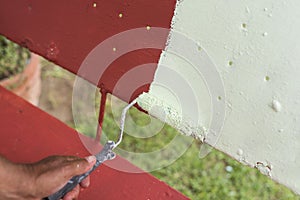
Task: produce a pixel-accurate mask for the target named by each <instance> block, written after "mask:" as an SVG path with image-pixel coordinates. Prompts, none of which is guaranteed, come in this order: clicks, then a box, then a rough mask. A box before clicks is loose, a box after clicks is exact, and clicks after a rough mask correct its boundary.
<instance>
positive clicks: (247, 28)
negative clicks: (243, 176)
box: [149, 0, 300, 193]
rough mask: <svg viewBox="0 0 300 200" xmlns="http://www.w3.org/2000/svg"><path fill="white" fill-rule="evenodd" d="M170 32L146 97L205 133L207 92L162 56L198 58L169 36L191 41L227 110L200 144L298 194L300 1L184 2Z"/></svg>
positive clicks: (183, 66) (179, 64)
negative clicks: (220, 87)
mask: <svg viewBox="0 0 300 200" xmlns="http://www.w3.org/2000/svg"><path fill="white" fill-rule="evenodd" d="M172 28H173V30H172V31H171V34H170V41H169V44H168V46H167V49H166V52H164V53H163V54H162V56H161V59H160V66H159V68H158V69H157V72H156V76H155V79H154V82H153V84H152V85H151V89H150V92H149V93H150V94H151V95H153V96H155V97H157V98H159V99H162V100H163V101H165V102H167V103H168V104H170V105H171V106H172V107H174V108H175V109H177V110H178V111H180V112H182V113H184V114H185V115H187V116H188V117H190V118H191V119H197V120H196V122H197V123H198V125H199V126H204V127H207V128H209V127H210V123H211V119H212V113H213V111H212V110H211V109H212V107H213V106H214V105H212V104H216V102H215V99H213V100H212V97H213V98H215V96H214V95H212V94H211V91H210V90H212V89H213V88H214V87H213V86H211V85H209V86H207V83H205V78H206V77H200V76H198V75H197V73H196V72H195V71H193V70H195V69H196V71H197V64H196V68H195V65H193V66H192V67H191V63H189V62H188V61H186V60H184V58H185V57H186V56H185V55H182V56H183V58H180V56H178V55H174V54H173V53H170V52H169V50H172V48H175V49H184V51H185V52H188V54H189V56H191V57H193V56H194V57H197V56H198V55H197V53H201V50H199V51H197V50H196V48H194V46H189V43H188V42H186V41H184V39H178V38H177V36H176V34H175V32H179V33H181V34H183V35H185V36H186V37H187V38H190V39H192V40H194V41H195V43H198V44H200V46H201V47H202V49H205V51H206V52H207V53H208V55H209V57H210V58H211V60H212V61H213V62H214V63H215V65H216V68H217V70H218V72H219V74H220V77H221V79H222V81H223V82H224V88H225V93H226V98H224V97H223V96H221V97H220V98H221V100H219V101H225V102H224V103H225V105H226V108H225V110H226V118H225V123H224V127H223V131H222V132H221V135H220V137H219V134H211V133H209V132H208V134H207V136H206V141H207V142H208V143H209V144H212V145H213V146H215V147H216V148H218V149H220V150H221V151H224V152H226V153H227V154H229V155H231V156H232V157H234V158H236V159H237V160H240V161H241V162H244V163H247V164H249V165H251V166H256V167H257V168H258V169H260V170H261V171H262V172H263V173H265V174H267V175H269V176H271V177H272V178H273V179H275V180H277V181H279V182H280V183H283V184H285V185H287V186H288V187H290V188H292V189H293V190H294V191H296V192H297V193H300V170H299V168H300V122H299V116H300V1H299V0H289V1H284V0H276V1H274V0H251V1H250V0H230V1H226V0H209V1H207V0H184V1H181V2H180V3H179V4H178V6H177V8H176V10H175V15H174V19H173V24H172ZM203 62H204V63H205V62H207V63H209V61H203ZM202 64H203V63H202ZM199 65H201V64H199ZM201 67H203V66H201ZM207 67H211V65H210V64H208V65H207ZM170 69H171V70H174V72H175V73H177V74H179V75H180V76H181V77H183V78H182V80H185V81H183V84H182V83H180V81H178V80H180V78H179V79H176V76H175V75H174V74H173V75H170ZM200 71H201V72H203V69H201V70H200ZM171 74H172V73H171ZM199 77H200V78H199ZM185 84H189V86H188V87H187V86H186V85H185ZM170 88H171V90H170ZM188 90H191V91H193V92H192V97H188V95H191V93H189V91H188ZM185 92H186V93H185ZM186 97H188V98H186ZM218 137H219V138H218ZM215 142H217V143H216V144H215ZM266 166H267V167H266Z"/></svg>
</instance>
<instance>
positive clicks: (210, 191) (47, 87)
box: [0, 36, 300, 200]
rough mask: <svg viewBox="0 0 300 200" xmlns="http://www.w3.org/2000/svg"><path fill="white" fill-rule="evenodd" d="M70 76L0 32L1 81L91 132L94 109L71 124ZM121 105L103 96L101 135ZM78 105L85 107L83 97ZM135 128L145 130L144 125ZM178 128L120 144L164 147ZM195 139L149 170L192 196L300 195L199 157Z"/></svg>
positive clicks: (224, 159) (112, 131)
mask: <svg viewBox="0 0 300 200" xmlns="http://www.w3.org/2000/svg"><path fill="white" fill-rule="evenodd" d="M74 80H75V76H74V75H73V74H72V73H70V72H68V71H66V70H64V69H62V68H60V67H58V66H56V65H54V64H53V63H51V62H48V61H47V60H45V59H43V58H41V57H38V56H36V55H34V54H30V52H29V51H28V50H26V49H24V48H21V47H19V46H18V45H16V44H14V43H12V42H10V41H9V40H7V39H6V38H4V37H2V36H0V85H2V86H4V87H6V88H7V89H9V90H12V91H13V92H15V93H17V94H18V95H20V96H22V97H23V98H26V99H27V100H29V101H31V102H32V103H33V104H35V105H37V106H38V107H39V108H41V109H42V110H44V111H46V112H47V113H49V114H51V115H53V116H54V117H56V118H58V119H59V120H61V121H62V122H64V123H65V124H67V125H68V126H70V127H72V128H75V129H77V130H78V131H79V132H81V133H83V134H86V135H88V136H91V137H93V136H94V135H95V124H93V122H91V121H90V120H89V119H90V118H92V117H95V115H97V113H86V114H84V115H83V116H82V120H79V121H80V123H78V122H77V123H76V126H75V124H74V119H73V114H72V91H73V85H74ZM99 102H100V95H99V93H97V94H96V98H95V107H96V110H98V109H97V108H99ZM112 105H113V106H114V108H113V109H112ZM125 105H126V104H125V103H124V102H122V101H121V100H119V99H117V98H116V97H112V96H109V97H108V100H107V101H106V111H105V117H104V122H103V131H104V132H105V134H106V136H109V137H112V138H110V139H114V138H115V137H116V135H117V133H118V132H119V126H118V119H119V116H116V114H115V113H114V112H113V111H114V110H115V111H116V110H121V109H122V108H123V107H124V106H125ZM79 106H80V107H81V108H80V109H82V110H85V106H86V105H85V104H84V102H83V103H82V104H80V105H79ZM119 114H120V113H119ZM129 114H130V117H131V118H132V119H133V120H134V122H135V123H136V124H137V126H146V125H148V124H149V123H150V121H151V120H153V119H151V118H150V117H149V116H148V115H146V114H145V113H143V112H140V111H138V110H137V109H136V108H132V109H131V110H130V112H129ZM92 115H93V116H92ZM157 123H159V122H157ZM148 131H149V130H148ZM138 134H139V135H141V136H142V135H149V133H147V130H145V132H143V131H140V132H139V133H138ZM178 134H179V133H178V132H177V131H176V130H175V129H173V128H172V127H170V126H168V125H162V128H161V130H160V131H158V132H157V133H156V134H155V135H153V136H151V137H148V138H136V137H134V136H132V135H129V134H126V135H125V137H124V140H123V143H122V144H121V146H120V148H122V149H124V150H126V151H130V152H151V151H155V150H158V149H160V148H162V147H164V146H165V145H166V144H168V143H169V142H170V141H171V140H172V139H173V138H174V137H175V136H176V135H178ZM200 145H201V144H200V142H197V141H194V142H193V143H192V144H191V145H190V147H189V148H188V149H187V151H185V152H184V154H183V155H182V156H180V158H179V159H177V160H175V161H174V162H173V163H171V164H170V165H168V166H167V167H164V168H161V169H157V170H155V171H152V172H150V173H151V174H152V175H154V176H155V177H157V178H159V179H160V180H162V181H164V182H166V183H167V184H169V185H170V186H171V187H173V188H175V189H177V190H179V191H180V192H182V193H183V194H185V195H186V196H187V197H189V198H191V199H249V200H250V199H251V200H252V199H265V200H275V199H300V197H299V196H297V195H295V194H294V193H293V192H292V191H291V190H289V189H288V188H286V187H284V186H282V185H279V184H277V183H275V182H274V181H272V180H270V179H269V178H268V177H266V176H264V175H262V174H261V173H260V172H259V171H258V170H256V169H252V168H250V167H248V166H244V165H242V164H241V163H239V162H237V161H235V160H233V159H232V158H230V157H229V156H227V155H225V154H224V153H222V152H219V151H217V150H213V151H212V152H211V153H210V154H208V155H207V156H206V157H205V158H202V159H200V158H199V156H198V155H199V149H200ZM143 164H145V165H147V163H143Z"/></svg>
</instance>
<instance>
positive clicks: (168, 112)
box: [44, 93, 207, 200]
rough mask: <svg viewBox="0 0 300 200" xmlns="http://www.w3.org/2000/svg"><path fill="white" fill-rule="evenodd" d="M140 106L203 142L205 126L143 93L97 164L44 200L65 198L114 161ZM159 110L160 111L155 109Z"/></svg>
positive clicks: (123, 114)
mask: <svg viewBox="0 0 300 200" xmlns="http://www.w3.org/2000/svg"><path fill="white" fill-rule="evenodd" d="M136 103H137V104H138V105H139V106H140V107H141V108H142V109H144V110H145V111H147V112H148V113H149V114H150V115H152V116H154V117H156V118H158V119H159V120H161V121H164V122H166V123H167V124H169V125H170V126H172V127H174V128H175V129H177V130H178V131H180V132H181V133H182V134H184V135H187V136H192V137H194V138H196V139H199V140H201V141H203V140H204V139H205V136H206V132H207V130H206V128H205V127H203V126H199V125H197V124H194V123H193V122H192V120H190V119H189V118H188V117H185V116H182V114H180V112H179V111H177V110H176V109H174V108H173V107H171V106H170V105H168V104H167V103H166V102H164V101H163V100H161V99H159V98H157V97H155V96H153V95H151V94H149V93H142V94H141V95H139V96H138V97H137V98H136V99H135V100H133V101H132V102H131V103H130V104H128V105H127V106H126V107H125V108H124V109H123V110H122V115H121V119H120V133H119V137H118V140H117V142H114V141H108V142H107V143H106V144H105V145H104V147H103V149H102V150H101V151H100V152H99V153H97V154H96V155H95V157H96V163H95V165H94V166H93V167H92V169H90V170H89V171H88V172H86V173H84V174H82V175H78V176H74V177H72V178H71V179H70V180H69V181H68V182H67V183H66V185H65V186H64V187H63V188H61V189H60V190H59V191H57V192H56V193H54V194H52V195H51V196H49V197H46V198H44V200H59V199H61V198H62V197H64V196H65V195H66V194H67V193H68V192H70V191H71V190H72V189H74V188H75V187H76V186H77V185H78V184H79V183H80V182H81V181H82V180H84V179H85V178H86V177H87V176H88V175H90V174H91V173H92V172H93V171H95V169H96V168H98V167H99V166H100V165H101V164H102V163H103V162H105V161H107V160H112V159H114V158H115V153H114V152H113V149H114V148H116V147H117V146H118V145H119V144H120V143H121V142H122V139H123V134H124V126H125V119H126V113H127V111H128V110H129V109H130V108H131V107H132V106H134V105H135V104H136ZM153 108H159V109H153ZM161 111H163V113H164V115H161Z"/></svg>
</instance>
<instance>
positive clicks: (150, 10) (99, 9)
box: [0, 0, 176, 101]
mask: <svg viewBox="0 0 300 200" xmlns="http://www.w3.org/2000/svg"><path fill="white" fill-rule="evenodd" d="M175 4H176V0H156V1H141V0H115V1H99V0H97V1H96V0H95V1H90V0H88V1H82V0H73V1H71V2H70V1H60V0H54V1H40V0H26V1H18V0H11V1H4V2H2V3H1V7H0V24H1V26H0V34H3V35H5V36H7V37H8V38H10V39H12V40H13V41H15V42H17V43H19V44H21V45H23V46H26V47H28V48H29V49H30V50H31V51H33V52H36V53H38V54H40V55H42V56H43V57H46V58H47V59H49V60H51V61H53V62H54V63H56V64H58V65H60V66H62V67H64V68H66V69H67V70H69V71H71V72H73V73H75V74H76V73H77V71H78V69H79V67H80V65H81V63H82V62H83V60H84V58H85V57H86V56H87V54H88V53H89V52H90V51H91V50H92V49H93V48H94V47H95V46H96V45H97V44H99V43H101V42H102V41H104V40H105V39H107V38H109V37H111V36H113V35H115V34H117V33H120V32H122V31H125V30H129V29H133V28H140V27H145V28H146V27H147V26H148V25H149V26H151V27H163V28H169V27H170V24H171V18H172V16H173V12H174V8H175ZM120 13H122V17H120ZM133 40H134V38H133ZM166 40H167V35H166V36H165V39H164V40H163V41H161V43H162V44H161V45H162V46H164V44H165V42H166ZM160 53H161V50H159V49H143V50H139V51H134V52H131V53H129V54H126V55H124V56H122V58H120V59H119V60H118V61H116V62H114V63H113V64H112V65H111V66H110V67H109V69H108V71H107V72H106V73H105V75H104V76H103V77H102V78H101V79H100V81H99V82H98V83H96V82H95V81H94V82H93V83H94V84H96V85H98V86H101V85H102V86H104V87H105V89H106V90H107V91H108V92H109V93H113V94H114V95H116V96H118V97H120V98H121V99H123V100H126V101H129V100H128V93H129V91H130V92H131V93H130V96H131V98H130V99H132V98H135V97H136V96H137V95H138V94H140V93H141V92H143V91H148V89H149V84H148V83H150V82H151V81H152V80H153V76H154V72H155V69H156V67H157V66H156V65H152V66H151V67H150V68H149V69H147V70H146V71H145V72H144V73H140V74H137V75H136V77H138V76H139V77H141V76H142V78H143V79H144V80H145V81H146V83H147V84H144V85H141V86H139V89H138V90H134V91H132V90H133V89H132V88H130V85H135V84H134V82H135V79H132V80H131V82H132V84H130V83H129V84H128V85H123V86H119V88H118V89H117V90H115V89H114V87H115V85H116V83H117V81H118V79H119V78H120V77H121V76H122V75H123V74H125V73H126V72H127V71H128V70H130V69H132V68H134V67H136V66H138V65H140V64H144V63H148V62H150V63H157V62H158V59H159V57H160ZM90 76H92V75H91V74H86V75H84V78H85V79H87V80H90V81H93V80H92V79H91V78H90Z"/></svg>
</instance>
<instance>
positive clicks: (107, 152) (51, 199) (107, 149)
mask: <svg viewBox="0 0 300 200" xmlns="http://www.w3.org/2000/svg"><path fill="white" fill-rule="evenodd" d="M114 147H115V143H114V142H113V141H108V142H107V143H106V144H105V146H104V148H103V149H102V151H100V152H99V153H98V154H97V155H95V156H96V158H97V161H96V163H95V165H94V166H93V167H92V169H90V170H89V171H87V172H86V173H84V174H81V175H77V176H73V177H72V178H71V179H70V180H69V181H68V182H67V184H66V185H65V186H64V187H63V188H61V189H60V190H58V191H57V192H55V193H54V194H52V195H50V196H48V197H45V198H43V200H59V199H61V198H63V197H64V196H65V195H66V194H67V193H68V192H70V191H71V190H73V189H74V188H75V187H76V186H77V185H78V184H79V183H80V182H81V181H82V180H83V179H85V178H86V177H87V176H88V175H90V173H92V172H93V171H94V170H95V169H96V168H97V167H98V166H99V165H100V164H102V163H103V162H104V161H106V160H111V159H114V158H115V156H116V155H115V153H114V152H112V149H113V148H114Z"/></svg>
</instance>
